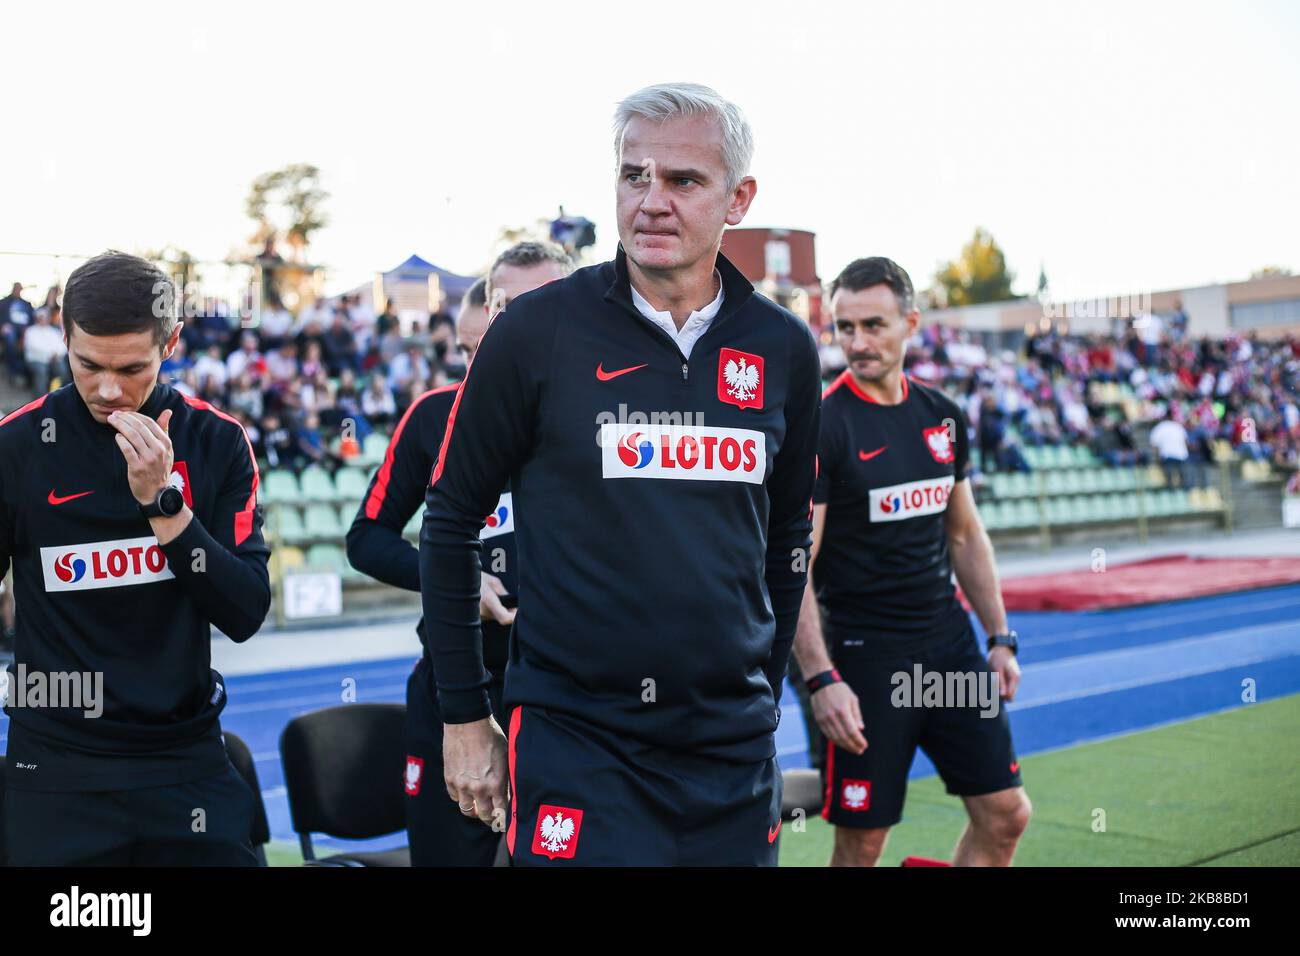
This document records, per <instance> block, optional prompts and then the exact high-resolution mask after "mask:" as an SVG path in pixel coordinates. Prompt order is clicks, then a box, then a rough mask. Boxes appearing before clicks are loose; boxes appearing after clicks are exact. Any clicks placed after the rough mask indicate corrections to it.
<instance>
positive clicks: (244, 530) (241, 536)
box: [181, 393, 258, 547]
mask: <svg viewBox="0 0 1300 956" xmlns="http://www.w3.org/2000/svg"><path fill="white" fill-rule="evenodd" d="M181 398H183V399H185V404H186V405H188V406H190V408H196V409H198V410H199V411H201V412H211V413H212V414H213V415H216V416H217V417H218V418H220V419H222V420H223V421H227V422H230V423H231V424H232V425H237V426H238V427H239V434H240V435H242V436H243V438H244V447H246V448H247V449H248V461H249V463H250V464H251V465H252V466H253V487H252V488H250V489H249V491H248V501H247V502H246V503H245V504H244V507H243V508H242V509H241V510H239V511H237V512H236V513H235V547H239V546H240V545H241V544H243V543H244V541H245V540H246V539H247V538H248V536H249V535H250V534H252V533H253V509H254V508H256V507H257V480H258V476H257V456H256V455H254V454H253V443H252V442H251V441H249V440H248V432H246V431H244V426H243V425H242V424H240V422H239V419H238V418H235V417H234V416H233V415H227V414H226V413H225V412H223V411H222V410H221V409H219V408H217V407H216V406H215V405H212V404H210V403H209V402H205V401H203V400H202V399H201V398H193V397H191V396H189V395H185V394H183V393H182V394H181Z"/></svg>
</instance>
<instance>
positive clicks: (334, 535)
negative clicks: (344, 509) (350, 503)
mask: <svg viewBox="0 0 1300 956" xmlns="http://www.w3.org/2000/svg"><path fill="white" fill-rule="evenodd" d="M303 525H304V527H305V528H306V532H307V535H308V536H309V537H312V538H329V539H333V540H337V539H339V538H342V537H343V535H344V534H345V533H346V530H347V529H345V528H344V527H343V526H342V525H340V524H339V513H338V512H337V511H335V510H334V507H333V505H326V504H315V505H308V506H307V514H306V515H305V516H304V518H303Z"/></svg>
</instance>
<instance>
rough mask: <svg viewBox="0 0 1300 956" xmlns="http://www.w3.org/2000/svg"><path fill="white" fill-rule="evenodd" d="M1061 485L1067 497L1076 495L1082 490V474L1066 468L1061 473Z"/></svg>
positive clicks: (1076, 470)
mask: <svg viewBox="0 0 1300 956" xmlns="http://www.w3.org/2000/svg"><path fill="white" fill-rule="evenodd" d="M1061 484H1062V487H1063V488H1064V490H1065V493H1066V494H1068V495H1077V494H1078V493H1079V492H1080V491H1082V490H1083V473H1082V472H1081V471H1079V469H1077V468H1067V469H1065V471H1063V472H1061Z"/></svg>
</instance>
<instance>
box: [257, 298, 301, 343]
mask: <svg viewBox="0 0 1300 956" xmlns="http://www.w3.org/2000/svg"><path fill="white" fill-rule="evenodd" d="M292 329H293V316H292V315H290V314H289V310H288V309H286V308H284V307H283V306H274V305H270V304H268V305H267V306H266V308H264V309H263V310H262V315H261V319H260V321H259V323H258V326H257V333H258V335H259V336H260V337H261V346H262V349H263V350H264V351H267V352H270V351H271V350H272V349H277V348H279V347H280V343H281V342H283V341H284V339H285V337H286V336H288V335H289V334H290V332H291V330H292Z"/></svg>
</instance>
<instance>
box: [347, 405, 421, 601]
mask: <svg viewBox="0 0 1300 956" xmlns="http://www.w3.org/2000/svg"><path fill="white" fill-rule="evenodd" d="M424 401H429V399H428V398H425V399H424ZM421 406H422V402H421V401H419V400H417V401H416V403H415V404H413V405H411V407H410V408H409V409H407V411H406V415H405V417H404V418H403V419H402V421H401V422H399V423H398V426H397V428H396V429H395V430H394V432H393V438H392V441H390V442H389V445H388V454H387V456H386V457H385V460H384V464H383V465H381V466H380V468H379V470H378V471H377V472H375V476H374V477H373V478H372V479H370V487H369V488H367V489H366V496H365V498H364V499H362V502H361V507H360V508H359V509H358V510H357V516H356V517H355V518H354V519H353V520H352V526H351V527H350V528H348V538H347V544H348V561H349V562H351V564H352V566H353V567H354V568H356V569H357V570H358V571H360V572H361V573H362V574H368V575H370V577H372V578H374V579H375V580H376V581H382V582H384V583H385V584H391V585H393V586H394V587H399V588H405V589H406V590H408V591H418V590H420V553H419V551H418V550H417V549H416V548H415V547H414V546H413V545H412V544H411V543H410V542H408V541H407V540H406V539H405V538H404V537H402V531H403V529H405V527H406V523H407V522H408V521H410V520H411V515H413V514H415V512H416V510H417V509H418V508H419V507H420V505H421V504H422V503H423V502H424V494H425V490H426V489H427V488H428V487H429V475H430V472H431V471H432V469H433V462H434V459H435V458H436V456H437V454H438V449H437V448H434V447H428V446H429V445H430V444H431V441H432V439H431V436H429V435H427V434H425V433H424V429H422V428H420V421H421V419H420V416H419V415H417V414H416V410H417V409H418V408H420V407H421Z"/></svg>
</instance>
